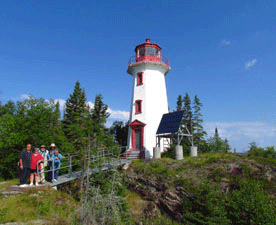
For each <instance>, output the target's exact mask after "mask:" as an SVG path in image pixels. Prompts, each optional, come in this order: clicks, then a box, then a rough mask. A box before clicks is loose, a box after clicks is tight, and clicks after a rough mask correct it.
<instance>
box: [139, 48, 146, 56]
mask: <svg viewBox="0 0 276 225" xmlns="http://www.w3.org/2000/svg"><path fill="white" fill-rule="evenodd" d="M142 56H145V48H140V49H139V57H142Z"/></svg>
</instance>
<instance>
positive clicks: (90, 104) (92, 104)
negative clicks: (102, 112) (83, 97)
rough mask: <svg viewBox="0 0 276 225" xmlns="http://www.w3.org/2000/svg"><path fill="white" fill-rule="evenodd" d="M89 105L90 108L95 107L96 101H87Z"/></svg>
mask: <svg viewBox="0 0 276 225" xmlns="http://www.w3.org/2000/svg"><path fill="white" fill-rule="evenodd" d="M87 105H88V106H89V108H90V109H93V108H94V103H93V102H91V101H89V102H87Z"/></svg>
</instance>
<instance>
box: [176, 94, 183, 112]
mask: <svg viewBox="0 0 276 225" xmlns="http://www.w3.org/2000/svg"><path fill="white" fill-rule="evenodd" d="M182 104H183V100H182V96H181V95H178V97H177V102H176V110H177V111H181V110H183V106H182Z"/></svg>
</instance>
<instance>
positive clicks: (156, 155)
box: [153, 147, 161, 159]
mask: <svg viewBox="0 0 276 225" xmlns="http://www.w3.org/2000/svg"><path fill="white" fill-rule="evenodd" d="M153 158H154V159H160V158H161V152H160V148H159V147H154V148H153Z"/></svg>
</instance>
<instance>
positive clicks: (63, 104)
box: [54, 98, 66, 111]
mask: <svg viewBox="0 0 276 225" xmlns="http://www.w3.org/2000/svg"><path fill="white" fill-rule="evenodd" d="M54 102H55V103H57V102H59V109H60V111H63V110H64V109H65V104H66V101H65V100H64V99H61V98H58V99H54Z"/></svg>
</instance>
